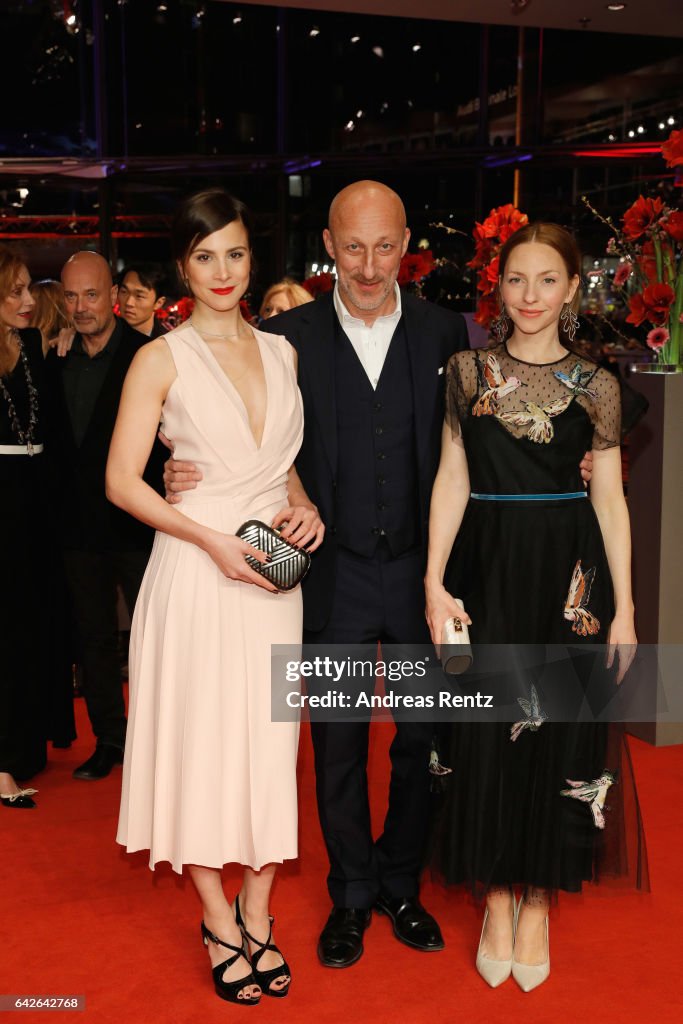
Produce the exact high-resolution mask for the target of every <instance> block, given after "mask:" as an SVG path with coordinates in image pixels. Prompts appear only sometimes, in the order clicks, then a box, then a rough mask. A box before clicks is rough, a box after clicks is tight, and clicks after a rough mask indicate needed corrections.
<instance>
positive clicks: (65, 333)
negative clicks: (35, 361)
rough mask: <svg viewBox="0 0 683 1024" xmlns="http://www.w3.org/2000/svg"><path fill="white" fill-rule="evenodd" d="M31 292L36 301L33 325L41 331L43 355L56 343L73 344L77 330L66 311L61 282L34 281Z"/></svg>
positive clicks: (32, 317)
mask: <svg viewBox="0 0 683 1024" xmlns="http://www.w3.org/2000/svg"><path fill="white" fill-rule="evenodd" d="M30 292H31V295H32V296H33V299H34V301H35V306H34V307H33V313H32V316H31V327H37V328H38V330H39V331H40V334H41V337H42V339H43V355H44V356H46V355H47V353H48V351H49V350H50V349H51V348H54V347H55V346H56V345H59V344H62V345H64V344H65V343H67V342H68V343H69V344H71V342H72V341H73V337H74V334H75V331H74V328H73V324H72V323H71V321H70V320H69V316H68V313H67V311H66V302H65V301H64V289H63V288H62V284H61V282H60V281H52V280H50V279H49V278H46V279H45V280H43V281H33V282H32V283H31V287H30Z"/></svg>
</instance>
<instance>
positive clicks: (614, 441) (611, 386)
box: [589, 368, 621, 451]
mask: <svg viewBox="0 0 683 1024" xmlns="http://www.w3.org/2000/svg"><path fill="white" fill-rule="evenodd" d="M589 386H590V388H591V390H594V391H595V392H596V398H595V399H594V407H593V448H594V449H596V450H598V451H601V450H603V449H605V448H615V447H616V446H617V445H619V444H620V443H621V386H620V383H619V378H618V377H615V376H614V374H612V373H610V372H609V370H604V369H602V368H600V369H599V370H597V372H596V373H595V376H594V377H593V379H592V381H591V382H590V385H589Z"/></svg>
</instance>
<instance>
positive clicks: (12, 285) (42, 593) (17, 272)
mask: <svg viewBox="0 0 683 1024" xmlns="http://www.w3.org/2000/svg"><path fill="white" fill-rule="evenodd" d="M30 283H31V281H30V277H29V273H28V270H27V268H26V266H25V265H24V263H23V261H22V259H21V257H20V256H19V255H18V254H16V253H15V252H13V251H12V250H11V249H9V248H8V247H6V246H0V494H1V495H2V500H0V537H1V538H2V551H3V555H2V584H1V585H0V622H2V633H3V644H2V658H1V659H0V800H1V801H2V804H3V805H4V806H6V807H15V808H29V807H35V801H34V800H33V799H32V797H33V794H34V793H35V792H36V791H35V790H34V789H21V788H20V786H19V784H18V783H19V782H22V781H24V780H26V779H30V778H32V777H33V776H34V775H36V774H37V773H38V772H39V771H41V770H42V769H43V768H44V767H45V763H46V740H47V737H48V735H49V733H50V721H49V717H50V701H51V699H52V698H53V696H54V694H55V693H56V689H57V687H56V678H55V677H56V675H57V673H58V672H59V671H60V670H63V669H64V666H63V665H61V661H60V659H57V658H55V657H54V654H55V639H56V619H55V615H56V612H57V609H56V608H55V607H54V602H53V601H52V599H51V597H52V595H53V594H54V583H55V580H56V575H57V563H56V556H55V547H54V545H53V544H51V542H50V526H49V518H50V517H49V514H48V513H46V500H47V498H48V489H47V487H46V483H45V456H44V452H43V443H44V432H43V421H42V416H41V393H42V391H43V387H44V384H43V349H42V341H41V336H40V331H38V330H36V329H34V328H29V327H27V324H28V323H29V322H30V318H31V314H32V311H33V307H34V305H35V300H34V299H33V297H32V296H31V294H30V292H29V285H30ZM62 689H63V688H62ZM62 739H63V737H62Z"/></svg>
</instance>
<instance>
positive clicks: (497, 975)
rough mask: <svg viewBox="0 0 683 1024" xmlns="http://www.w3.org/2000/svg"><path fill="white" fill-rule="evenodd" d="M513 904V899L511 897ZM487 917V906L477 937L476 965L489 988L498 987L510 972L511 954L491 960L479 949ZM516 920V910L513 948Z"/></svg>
mask: <svg viewBox="0 0 683 1024" xmlns="http://www.w3.org/2000/svg"><path fill="white" fill-rule="evenodd" d="M513 906H514V899H513ZM488 919H489V909H488V907H487V908H486V910H485V911H484V923H483V925H482V926H481V936H480V938H479V948H478V949H477V960H476V967H477V970H478V972H479V974H480V975H481V976H482V978H483V979H484V981H485V982H486V984H487V985H490V986H491V988H498V986H499V985H502V984H503V982H504V981H507V980H508V978H509V977H510V974H511V973H512V955H511V956H510V959H509V960H491V959H490V958H489V957H487V956H484V954H483V953H482V951H481V947H482V943H483V941H484V932H485V931H486V922H487V921H488ZM516 920H517V915H516V911H514V912H513V931H512V946H513V950H514V943H515V934H514V922H515V921H516Z"/></svg>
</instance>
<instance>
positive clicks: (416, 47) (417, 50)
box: [413, 43, 422, 53]
mask: <svg viewBox="0 0 683 1024" xmlns="http://www.w3.org/2000/svg"><path fill="white" fill-rule="evenodd" d="M421 49H422V46H421V44H420V43H415V45H414V46H413V53H419V51H420V50H421Z"/></svg>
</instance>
